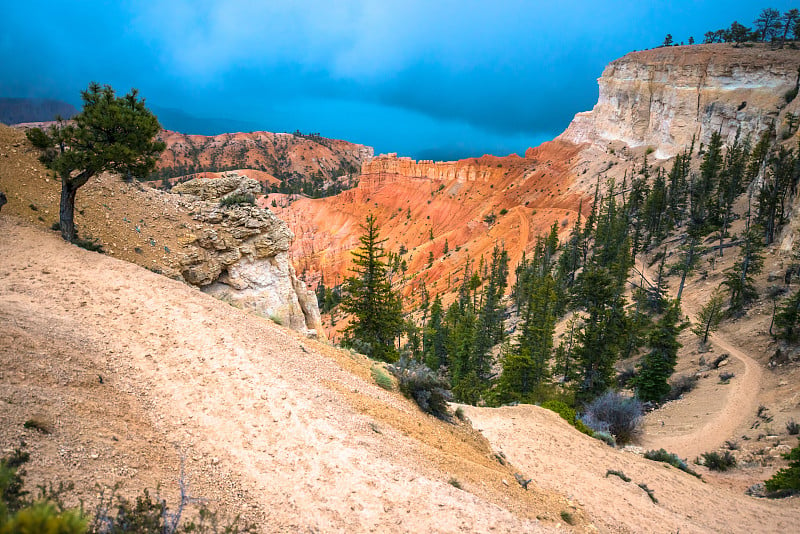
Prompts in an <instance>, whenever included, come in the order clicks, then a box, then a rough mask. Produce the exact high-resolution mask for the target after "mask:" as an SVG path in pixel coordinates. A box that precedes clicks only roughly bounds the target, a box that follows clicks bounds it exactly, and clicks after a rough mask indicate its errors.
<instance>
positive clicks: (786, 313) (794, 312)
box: [775, 289, 800, 342]
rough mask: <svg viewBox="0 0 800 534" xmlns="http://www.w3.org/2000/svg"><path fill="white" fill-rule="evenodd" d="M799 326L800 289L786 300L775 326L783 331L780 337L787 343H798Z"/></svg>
mask: <svg viewBox="0 0 800 534" xmlns="http://www.w3.org/2000/svg"><path fill="white" fill-rule="evenodd" d="M798 325H800V289H798V290H797V291H795V293H794V294H793V295H792V296H790V297H789V298H788V299H786V302H785V303H784V304H783V305H781V307H780V308H779V309H778V313H777V314H776V315H775V326H776V327H777V328H779V329H780V330H781V334H780V336H778V337H780V338H782V339H785V340H786V341H789V342H794V341H797V338H798Z"/></svg>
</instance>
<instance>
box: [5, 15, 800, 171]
mask: <svg viewBox="0 0 800 534" xmlns="http://www.w3.org/2000/svg"><path fill="white" fill-rule="evenodd" d="M763 7H774V8H776V9H778V10H780V11H785V10H787V9H790V8H792V7H796V6H795V5H793V3H792V2H783V1H774V0H770V2H769V3H768V4H764V5H757V4H755V3H754V2H752V0H748V1H739V0H728V1H716V0H715V1H703V0H697V1H672V2H669V1H649V2H642V1H641V0H639V1H613V0H612V1H602V2H600V1H597V0H574V1H573V0H561V1H550V2H538V1H521V0H507V1H504V0H495V1H491V2H490V1H473V0H460V1H450V0H439V1H437V0H400V1H395V0H374V1H371V0H361V1H348V0H309V1H299V0H295V1H293V0H280V1H244V0H188V1H187V0H159V1H155V2H150V1H138V2H137V1H128V0H122V1H116V2H115V1H94V0H75V1H72V2H69V1H66V2H65V1H64V0H59V1H53V2H49V1H39V0H27V1H25V2H2V6H0V97H36V98H53V99H59V100H64V101H67V102H70V103H72V104H73V105H75V106H76V107H78V108H79V107H80V91H81V90H83V89H85V88H86V87H87V85H88V84H89V82H90V81H97V82H99V83H102V84H110V85H111V86H113V87H114V88H115V89H116V90H117V91H118V92H119V93H125V92H127V91H128V90H130V89H131V88H132V87H135V88H137V89H138V90H139V93H140V95H141V96H143V97H144V98H145V99H146V101H147V103H148V105H149V106H150V107H151V108H152V109H153V110H154V111H155V112H156V114H157V115H159V118H160V119H161V122H162V124H163V125H164V126H165V127H167V128H172V129H181V127H183V128H184V129H189V130H194V131H185V132H184V133H219V132H221V131H223V130H225V129H238V130H245V131H250V130H267V131H274V132H281V131H284V132H293V131H295V130H298V129H299V130H300V131H302V132H304V133H310V132H318V133H320V134H322V135H323V136H325V137H333V138H339V139H346V140H348V141H352V142H356V143H363V144H366V145H369V146H372V147H374V148H375V152H376V154H377V153H385V152H397V153H399V154H400V155H407V156H412V157H414V158H418V159H455V158H460V157H468V156H480V155H482V154H485V153H491V154H495V155H506V154H509V153H518V154H520V155H521V154H523V153H524V151H525V150H526V149H527V148H528V147H530V146H536V145H538V144H540V143H541V142H543V141H546V140H549V139H552V138H553V137H555V136H556V135H558V134H559V133H561V132H562V131H563V130H564V129H565V128H566V126H567V125H568V124H569V121H570V120H571V119H572V117H573V115H574V114H575V113H577V112H580V111H586V110H589V109H591V108H592V106H593V105H594V103H595V101H596V100H597V94H598V89H597V78H598V77H599V76H600V74H601V73H602V71H603V68H604V67H605V65H606V64H608V63H609V62H610V61H612V60H613V59H616V58H618V57H620V56H622V55H624V54H626V53H627V52H630V51H632V50H641V49H645V48H652V47H654V46H658V45H659V44H661V43H662V42H663V40H664V36H665V35H666V34H667V33H670V34H672V36H673V38H674V40H675V42H678V43H680V42H681V41H687V40H688V38H689V36H693V37H694V38H695V40H697V41H698V42H700V41H702V36H703V34H704V33H705V32H706V31H708V30H716V29H720V28H724V27H727V26H729V25H730V23H731V22H733V21H734V20H737V21H739V22H740V23H743V24H745V25H746V26H752V23H753V20H754V19H755V18H756V17H757V16H758V13H759V12H760V10H761V8H763ZM197 118H200V119H203V120H202V121H198V120H193V119H197ZM200 130H205V131H200Z"/></svg>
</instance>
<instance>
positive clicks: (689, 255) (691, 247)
mask: <svg viewBox="0 0 800 534" xmlns="http://www.w3.org/2000/svg"><path fill="white" fill-rule="evenodd" d="M693 260H694V239H692V241H691V242H690V245H689V251H688V252H687V253H686V265H685V266H684V268H683V273H681V284H680V286H679V287H678V295H677V296H676V297H675V298H676V300H681V295H682V294H683V286H684V284H686V275H687V274H689V269H691V265H692V261H693Z"/></svg>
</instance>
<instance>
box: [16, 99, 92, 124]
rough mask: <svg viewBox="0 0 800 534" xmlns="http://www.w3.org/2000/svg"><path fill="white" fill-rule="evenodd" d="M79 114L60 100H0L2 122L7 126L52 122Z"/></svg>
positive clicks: (71, 106) (73, 107)
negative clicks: (21, 123)
mask: <svg viewBox="0 0 800 534" xmlns="http://www.w3.org/2000/svg"><path fill="white" fill-rule="evenodd" d="M77 112H78V110H77V109H75V106H73V105H72V104H68V103H67V102H62V101H60V100H48V99H43V98H0V122H2V123H5V124H17V123H20V122H43V121H51V120H53V119H55V117H56V116H58V115H60V116H62V117H64V118H69V117H72V116H73V115H75V114H76V113H77Z"/></svg>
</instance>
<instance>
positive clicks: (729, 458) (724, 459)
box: [701, 451, 736, 471]
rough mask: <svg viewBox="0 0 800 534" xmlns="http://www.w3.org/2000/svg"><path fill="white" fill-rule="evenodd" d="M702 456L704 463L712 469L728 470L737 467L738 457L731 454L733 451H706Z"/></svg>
mask: <svg viewBox="0 0 800 534" xmlns="http://www.w3.org/2000/svg"><path fill="white" fill-rule="evenodd" d="M701 456H702V457H703V465H705V466H706V467H708V468H709V469H711V470H712V471H727V470H728V469H732V468H734V467H736V457H735V456H734V455H733V454H731V451H725V452H724V453H723V454H720V453H718V452H704V453H703V454H701Z"/></svg>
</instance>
